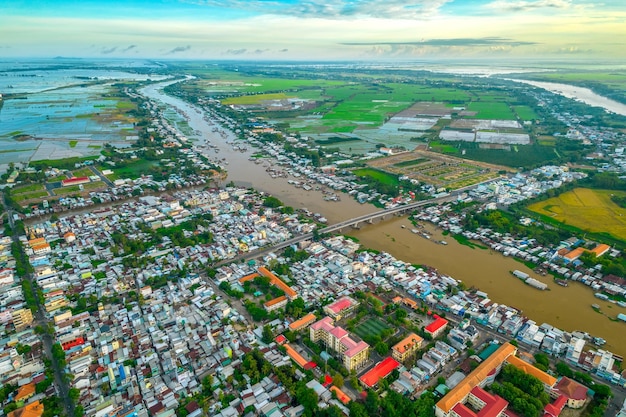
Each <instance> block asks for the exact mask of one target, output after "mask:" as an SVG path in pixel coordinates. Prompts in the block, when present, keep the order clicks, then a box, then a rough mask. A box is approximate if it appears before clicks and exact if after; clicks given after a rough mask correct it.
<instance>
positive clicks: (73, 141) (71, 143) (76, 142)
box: [70, 140, 78, 148]
mask: <svg viewBox="0 0 626 417" xmlns="http://www.w3.org/2000/svg"><path fill="white" fill-rule="evenodd" d="M76 145H78V141H77V140H70V148H75V147H76Z"/></svg>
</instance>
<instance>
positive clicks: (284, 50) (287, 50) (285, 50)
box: [278, 48, 289, 52]
mask: <svg viewBox="0 0 626 417" xmlns="http://www.w3.org/2000/svg"><path fill="white" fill-rule="evenodd" d="M278 52H289V49H287V48H285V49H281V50H279V51H278Z"/></svg>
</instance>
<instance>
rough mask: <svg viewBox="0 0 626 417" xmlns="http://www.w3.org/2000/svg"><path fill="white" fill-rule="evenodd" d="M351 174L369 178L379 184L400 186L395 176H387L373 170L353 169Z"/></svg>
mask: <svg viewBox="0 0 626 417" xmlns="http://www.w3.org/2000/svg"><path fill="white" fill-rule="evenodd" d="M352 173H353V174H354V175H356V176H358V177H370V178H373V179H375V180H377V181H378V182H380V183H383V184H388V185H394V186H397V185H399V184H400V181H399V180H398V176H397V175H393V174H389V173H387V172H383V171H379V170H378V169H373V168H361V169H355V170H354V171H352Z"/></svg>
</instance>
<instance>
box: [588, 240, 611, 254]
mask: <svg viewBox="0 0 626 417" xmlns="http://www.w3.org/2000/svg"><path fill="white" fill-rule="evenodd" d="M609 249H611V247H610V246H609V245H606V244H604V243H601V244H599V245H598V246H596V247H595V248H593V249H591V252H592V253H595V254H596V256H598V257H600V256H602V255H604V254H605V253H607V252H608V251H609Z"/></svg>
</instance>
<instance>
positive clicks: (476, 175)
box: [368, 150, 506, 190]
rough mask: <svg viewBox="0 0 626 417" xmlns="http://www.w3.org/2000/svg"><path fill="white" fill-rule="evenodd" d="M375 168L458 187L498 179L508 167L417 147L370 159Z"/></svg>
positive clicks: (449, 187) (448, 187)
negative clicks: (445, 154)
mask: <svg viewBox="0 0 626 417" xmlns="http://www.w3.org/2000/svg"><path fill="white" fill-rule="evenodd" d="M368 165H370V166H371V167H372V168H375V169H378V170H381V171H384V172H390V173H392V174H396V175H398V176H403V175H406V176H408V177H409V178H411V179H416V180H418V181H420V182H425V183H428V184H433V185H434V186H436V187H444V188H447V189H449V190H455V189H458V188H462V187H467V186H469V185H472V184H476V183H479V182H482V181H486V180H489V179H492V178H496V177H497V176H498V175H499V173H498V172H499V171H502V170H505V169H506V168H504V167H500V166H496V165H491V164H485V163H480V162H471V161H467V160H465V159H461V158H454V157H451V156H444V155H440V154H437V153H433V152H428V151H423V150H415V151H413V152H404V153H401V154H397V155H392V156H389V157H386V158H378V159H374V160H372V161H369V162H368Z"/></svg>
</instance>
